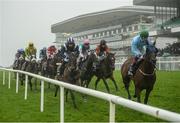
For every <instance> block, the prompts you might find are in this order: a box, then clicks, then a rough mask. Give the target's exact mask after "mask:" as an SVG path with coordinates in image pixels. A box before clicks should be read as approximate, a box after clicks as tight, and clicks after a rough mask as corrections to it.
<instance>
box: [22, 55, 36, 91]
mask: <svg viewBox="0 0 180 123" xmlns="http://www.w3.org/2000/svg"><path fill="white" fill-rule="evenodd" d="M21 70H22V71H26V72H30V73H34V74H38V63H37V62H36V58H35V56H34V55H32V56H30V61H26V63H25V62H24V63H23V64H22V67H21ZM19 79H20V82H21V85H23V81H25V75H24V74H20V75H19ZM31 79H32V77H31V76H28V82H29V85H30V89H31V90H32V83H31ZM35 89H37V79H35Z"/></svg>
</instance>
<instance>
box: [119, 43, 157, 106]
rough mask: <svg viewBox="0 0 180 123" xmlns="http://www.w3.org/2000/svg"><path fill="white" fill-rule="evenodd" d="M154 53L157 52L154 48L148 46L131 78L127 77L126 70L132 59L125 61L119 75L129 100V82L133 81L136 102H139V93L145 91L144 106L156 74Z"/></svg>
mask: <svg viewBox="0 0 180 123" xmlns="http://www.w3.org/2000/svg"><path fill="white" fill-rule="evenodd" d="M156 53H157V50H156V48H155V46H153V45H150V46H148V47H147V48H146V54H145V55H144V58H143V59H142V60H140V61H139V62H140V63H139V64H140V65H139V67H138V69H137V71H136V73H135V74H134V76H133V77H130V76H128V69H129V66H130V64H131V63H132V60H133V59H132V58H129V59H127V60H126V61H125V62H124V64H123V65H122V67H121V75H122V79H123V83H124V85H125V88H126V91H127V93H128V98H129V99H131V95H130V93H129V84H130V81H131V80H133V81H134V86H135V95H134V97H137V101H138V102H141V99H140V97H141V91H142V90H143V89H146V95H145V99H144V104H147V102H148V97H149V94H150V92H151V91H152V89H153V86H154V83H155V81H156V73H155V63H156Z"/></svg>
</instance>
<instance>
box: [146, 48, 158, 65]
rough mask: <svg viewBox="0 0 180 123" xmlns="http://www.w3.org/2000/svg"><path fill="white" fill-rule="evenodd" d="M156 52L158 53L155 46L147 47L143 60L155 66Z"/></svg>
mask: <svg viewBox="0 0 180 123" xmlns="http://www.w3.org/2000/svg"><path fill="white" fill-rule="evenodd" d="M157 52H158V50H157V48H156V47H155V45H148V46H147V48H146V54H145V60H147V61H149V62H151V63H152V64H154V65H155V64H156V56H157Z"/></svg>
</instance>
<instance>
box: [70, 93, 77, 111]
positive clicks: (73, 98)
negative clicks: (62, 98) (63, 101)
mask: <svg viewBox="0 0 180 123" xmlns="http://www.w3.org/2000/svg"><path fill="white" fill-rule="evenodd" d="M70 94H71V99H72V101H73V105H74V108H76V109H77V106H76V103H75V97H74V94H73V91H72V90H70Z"/></svg>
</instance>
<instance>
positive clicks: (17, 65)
mask: <svg viewBox="0 0 180 123" xmlns="http://www.w3.org/2000/svg"><path fill="white" fill-rule="evenodd" d="M24 62H25V59H24V57H23V55H21V56H20V57H19V58H18V59H17V60H16V61H15V62H14V64H13V69H15V70H21V67H22V65H23V63H24ZM14 75H15V78H16V73H14Z"/></svg>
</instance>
